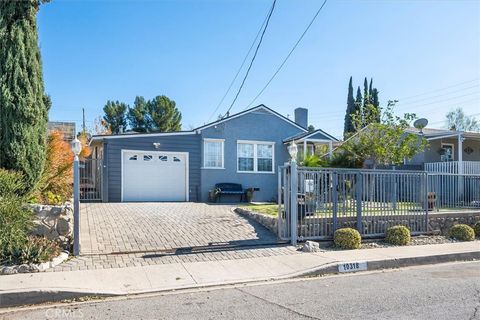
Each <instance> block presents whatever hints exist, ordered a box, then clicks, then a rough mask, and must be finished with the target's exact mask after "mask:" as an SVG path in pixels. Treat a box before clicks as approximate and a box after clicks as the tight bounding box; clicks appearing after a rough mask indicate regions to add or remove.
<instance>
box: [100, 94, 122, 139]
mask: <svg viewBox="0 0 480 320" xmlns="http://www.w3.org/2000/svg"><path fill="white" fill-rule="evenodd" d="M127 108H128V106H127V105H126V104H125V103H123V102H119V101H110V100H109V101H107V104H105V106H104V107H103V112H104V113H105V115H104V116H103V120H105V123H106V125H107V127H108V128H109V129H110V131H111V132H112V133H113V134H118V133H120V127H121V128H122V129H123V130H125V129H126V127H127V117H126V111H127Z"/></svg>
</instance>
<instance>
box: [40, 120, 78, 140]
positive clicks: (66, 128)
mask: <svg viewBox="0 0 480 320" xmlns="http://www.w3.org/2000/svg"><path fill="white" fill-rule="evenodd" d="M47 128H48V132H49V133H50V132H52V131H59V132H61V133H62V134H63V140H65V141H67V142H71V141H72V140H73V139H74V138H75V132H76V131H75V122H63V121H48V124H47Z"/></svg>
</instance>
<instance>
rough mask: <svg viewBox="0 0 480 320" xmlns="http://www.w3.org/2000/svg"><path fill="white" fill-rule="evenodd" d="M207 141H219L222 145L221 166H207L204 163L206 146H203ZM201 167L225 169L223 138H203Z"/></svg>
mask: <svg viewBox="0 0 480 320" xmlns="http://www.w3.org/2000/svg"><path fill="white" fill-rule="evenodd" d="M207 142H221V145H222V148H221V149H222V151H221V152H222V166H221V167H208V166H206V165H205V162H206V160H207V157H206V152H207V148H205V144H206V143H207ZM202 169H214V170H215V169H217V170H219V169H220V170H221V169H225V139H213V138H204V139H203V167H202Z"/></svg>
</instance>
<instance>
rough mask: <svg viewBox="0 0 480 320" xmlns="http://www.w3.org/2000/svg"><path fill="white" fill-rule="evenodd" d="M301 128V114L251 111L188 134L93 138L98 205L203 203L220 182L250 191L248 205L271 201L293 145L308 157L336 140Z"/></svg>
mask: <svg viewBox="0 0 480 320" xmlns="http://www.w3.org/2000/svg"><path fill="white" fill-rule="evenodd" d="M307 126H308V110H307V109H304V108H298V109H296V110H295V121H292V120H290V119H288V118H286V117H284V116H282V115H281V114H279V113H277V112H275V111H273V110H272V109H270V108H268V107H266V106H264V105H259V106H257V107H254V108H251V109H248V110H245V111H243V112H240V113H237V114H234V115H231V116H229V117H226V118H224V119H220V120H218V121H215V122H212V123H209V124H206V125H204V126H201V127H198V128H196V129H193V130H191V131H180V132H166V133H143V134H142V133H136V134H128V133H125V134H119V135H108V136H93V137H92V140H91V146H92V147H94V148H96V149H97V150H101V153H102V157H103V164H104V168H103V201H107V202H119V201H207V200H208V194H209V191H210V190H212V189H213V188H214V186H215V184H216V183H222V182H232V183H240V184H242V186H243V187H244V188H256V189H257V191H255V193H254V198H253V200H254V201H271V200H274V199H276V197H277V193H278V191H277V183H278V176H277V174H278V167H279V166H281V165H283V164H284V163H285V162H286V161H288V160H289V155H288V151H287V145H288V144H289V143H290V142H291V141H292V140H293V139H294V140H295V142H296V143H299V147H301V148H304V150H306V152H308V153H312V152H314V151H315V148H316V146H319V145H322V144H323V145H325V144H326V145H327V146H329V148H330V151H331V148H332V142H336V141H337V140H336V139H335V138H334V137H332V136H331V135H329V134H328V133H326V132H324V131H322V130H315V131H312V132H308V131H307V129H306V128H307ZM301 152H304V151H301ZM97 154H98V152H97ZM98 157H99V158H100V156H98ZM229 200H231V201H232V200H233V201H238V197H237V198H232V199H229Z"/></svg>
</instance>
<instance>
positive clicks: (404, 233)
mask: <svg viewBox="0 0 480 320" xmlns="http://www.w3.org/2000/svg"><path fill="white" fill-rule="evenodd" d="M385 241H387V242H388V243H390V244H393V245H396V246H405V245H407V244H408V243H409V242H410V230H409V229H408V228H407V227H405V226H393V227H390V228H388V229H387V232H386V234H385Z"/></svg>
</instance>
